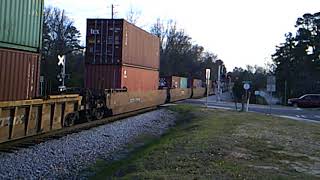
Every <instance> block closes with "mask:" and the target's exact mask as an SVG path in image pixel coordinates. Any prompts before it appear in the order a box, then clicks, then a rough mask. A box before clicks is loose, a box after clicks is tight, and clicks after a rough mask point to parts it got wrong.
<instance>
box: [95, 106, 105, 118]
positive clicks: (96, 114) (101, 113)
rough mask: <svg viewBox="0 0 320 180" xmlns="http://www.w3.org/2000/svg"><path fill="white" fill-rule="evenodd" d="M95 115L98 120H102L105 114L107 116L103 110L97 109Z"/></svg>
mask: <svg viewBox="0 0 320 180" xmlns="http://www.w3.org/2000/svg"><path fill="white" fill-rule="evenodd" d="M94 114H95V117H96V118H97V120H101V119H102V118H103V117H104V114H105V113H104V109H102V108H99V109H96V111H95V112H94Z"/></svg>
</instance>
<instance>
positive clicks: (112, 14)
mask: <svg viewBox="0 0 320 180" xmlns="http://www.w3.org/2000/svg"><path fill="white" fill-rule="evenodd" d="M113 10H114V6H113V4H111V19H113V16H114V11H113Z"/></svg>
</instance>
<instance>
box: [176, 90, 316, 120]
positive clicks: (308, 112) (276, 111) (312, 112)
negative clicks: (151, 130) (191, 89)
mask: <svg viewBox="0 0 320 180" xmlns="http://www.w3.org/2000/svg"><path fill="white" fill-rule="evenodd" d="M216 99H217V98H216V97H214V96H211V97H209V99H208V107H209V108H217V109H228V110H236V108H235V103H232V102H227V101H222V102H217V100H216ZM181 103H188V104H198V105H205V103H206V99H205V98H203V99H188V100H185V101H182V102H181ZM240 108H241V104H240V103H238V110H240ZM249 111H250V112H257V113H264V114H272V115H276V116H280V117H287V118H291V119H295V120H307V121H318V122H320V109H302V108H294V107H287V106H279V105H273V106H272V107H271V109H270V106H264V105H250V106H249Z"/></svg>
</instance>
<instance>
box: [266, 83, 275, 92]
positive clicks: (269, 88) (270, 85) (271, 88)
mask: <svg viewBox="0 0 320 180" xmlns="http://www.w3.org/2000/svg"><path fill="white" fill-rule="evenodd" d="M267 91H268V92H276V85H275V84H267Z"/></svg>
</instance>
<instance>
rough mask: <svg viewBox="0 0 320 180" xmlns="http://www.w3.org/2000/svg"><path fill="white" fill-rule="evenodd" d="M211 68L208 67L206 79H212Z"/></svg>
mask: <svg viewBox="0 0 320 180" xmlns="http://www.w3.org/2000/svg"><path fill="white" fill-rule="evenodd" d="M210 74H211V69H206V80H209V79H210Z"/></svg>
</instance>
